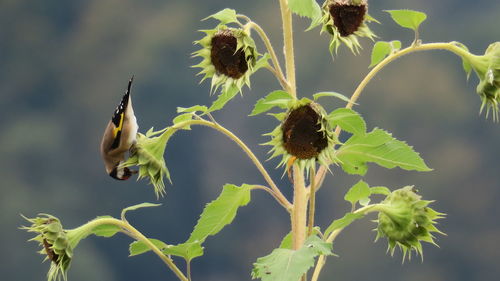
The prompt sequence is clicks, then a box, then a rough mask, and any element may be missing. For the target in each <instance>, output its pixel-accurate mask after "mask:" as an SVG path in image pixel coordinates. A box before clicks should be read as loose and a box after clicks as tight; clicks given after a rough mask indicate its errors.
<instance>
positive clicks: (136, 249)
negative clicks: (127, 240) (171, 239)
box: [128, 238, 168, 257]
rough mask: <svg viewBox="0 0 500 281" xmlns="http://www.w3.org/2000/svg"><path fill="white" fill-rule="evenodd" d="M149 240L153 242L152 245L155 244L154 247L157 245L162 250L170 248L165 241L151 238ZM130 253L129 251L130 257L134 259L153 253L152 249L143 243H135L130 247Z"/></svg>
mask: <svg viewBox="0 0 500 281" xmlns="http://www.w3.org/2000/svg"><path fill="white" fill-rule="evenodd" d="M148 240H149V241H151V243H153V245H155V246H156V247H157V248H158V249H160V250H164V249H166V248H168V245H167V244H166V243H165V242H163V241H160V240H158V239H151V238H149V239H148ZM128 251H129V257H132V256H137V255H140V254H144V253H146V252H149V251H151V249H150V248H149V246H148V245H146V243H144V242H142V241H134V242H132V243H131V244H130V245H129V247H128Z"/></svg>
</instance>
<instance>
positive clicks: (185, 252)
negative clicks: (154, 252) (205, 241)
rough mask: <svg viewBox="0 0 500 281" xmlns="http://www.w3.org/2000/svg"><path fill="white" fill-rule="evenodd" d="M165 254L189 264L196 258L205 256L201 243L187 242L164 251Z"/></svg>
mask: <svg viewBox="0 0 500 281" xmlns="http://www.w3.org/2000/svg"><path fill="white" fill-rule="evenodd" d="M163 253H164V254H166V255H173V256H178V257H182V258H184V259H185V260H186V261H188V262H189V261H191V260H192V259H194V258H197V257H201V256H203V247H202V246H201V243H200V241H195V242H189V243H188V242H186V243H182V244H179V245H174V246H168V248H165V249H163Z"/></svg>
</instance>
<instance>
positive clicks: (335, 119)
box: [328, 108, 366, 135]
mask: <svg viewBox="0 0 500 281" xmlns="http://www.w3.org/2000/svg"><path fill="white" fill-rule="evenodd" d="M328 122H329V123H330V125H331V126H337V125H338V126H340V128H342V130H344V131H346V132H349V133H352V134H354V135H358V134H361V135H363V134H365V133H366V123H365V120H363V117H361V115H359V114H358V113H357V112H356V111H354V110H352V109H348V108H339V109H336V110H334V111H333V112H332V113H330V114H328Z"/></svg>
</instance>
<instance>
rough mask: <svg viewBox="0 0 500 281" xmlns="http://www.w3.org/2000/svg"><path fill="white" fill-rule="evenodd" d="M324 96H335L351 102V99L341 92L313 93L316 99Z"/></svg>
mask: <svg viewBox="0 0 500 281" xmlns="http://www.w3.org/2000/svg"><path fill="white" fill-rule="evenodd" d="M322 97H334V98H338V99H340V100H342V101H345V102H347V103H348V102H349V101H350V99H349V98H348V97H346V96H344V95H342V94H340V93H336V92H319V93H316V94H314V95H313V99H314V100H318V99H319V98H322Z"/></svg>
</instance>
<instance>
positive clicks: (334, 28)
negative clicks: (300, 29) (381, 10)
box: [322, 0, 376, 54]
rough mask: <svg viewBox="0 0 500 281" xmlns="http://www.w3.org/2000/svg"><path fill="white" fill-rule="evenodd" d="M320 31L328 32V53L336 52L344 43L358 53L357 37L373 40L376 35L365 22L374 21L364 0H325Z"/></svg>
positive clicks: (359, 46)
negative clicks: (329, 37)
mask: <svg viewBox="0 0 500 281" xmlns="http://www.w3.org/2000/svg"><path fill="white" fill-rule="evenodd" d="M322 10H323V18H322V22H323V28H322V32H323V31H326V32H328V33H329V34H330V35H331V36H332V37H331V39H330V45H329V50H330V53H332V54H333V52H334V51H335V53H337V50H338V48H339V46H340V45H341V44H344V45H346V46H347V47H348V48H349V49H350V50H351V51H352V52H353V53H354V54H357V53H359V49H360V48H361V45H360V43H359V40H358V38H359V37H367V38H370V39H372V40H373V38H374V37H376V35H375V34H374V33H373V32H372V31H371V30H370V28H369V27H368V25H367V24H366V23H367V22H370V21H375V20H374V19H373V18H372V17H370V16H369V15H368V3H367V1H366V0H361V1H352V0H326V1H325V3H324V4H323V9H322Z"/></svg>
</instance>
